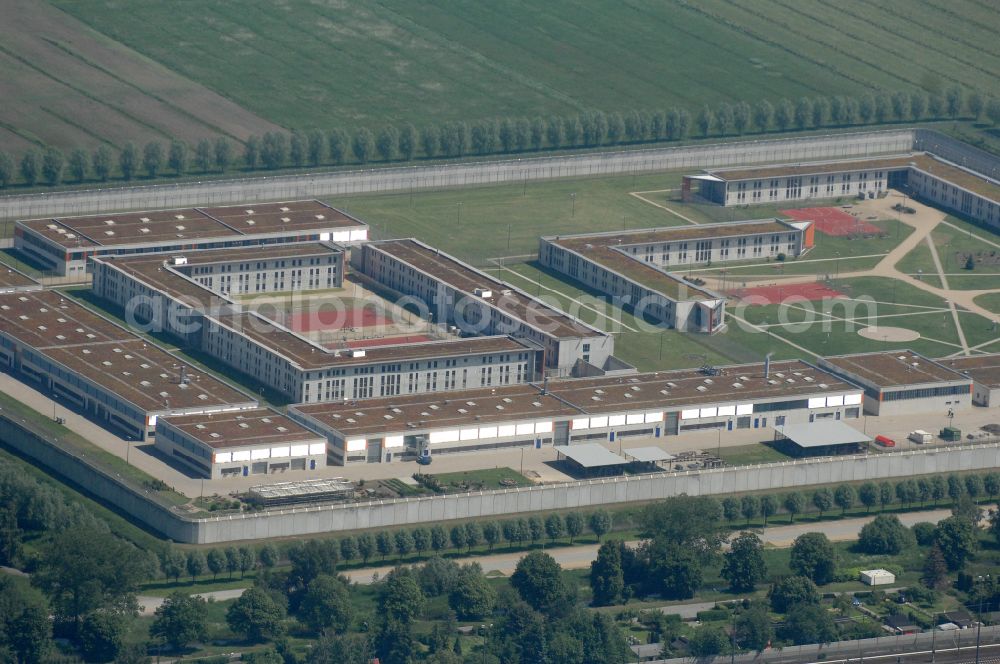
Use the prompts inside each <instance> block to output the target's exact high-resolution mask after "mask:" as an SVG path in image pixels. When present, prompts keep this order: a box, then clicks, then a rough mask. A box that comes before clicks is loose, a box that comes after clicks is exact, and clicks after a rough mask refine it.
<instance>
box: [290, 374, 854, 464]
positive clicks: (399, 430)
mask: <svg viewBox="0 0 1000 664" xmlns="http://www.w3.org/2000/svg"><path fill="white" fill-rule="evenodd" d="M861 402H862V390H861V388H859V387H858V386H856V385H853V384H851V383H848V382H846V381H843V380H840V379H838V378H837V377H836V376H834V375H832V374H830V373H829V372H826V371H823V370H821V369H819V368H818V367H815V366H813V365H810V364H808V363H806V362H802V361H798V360H793V361H782V362H773V363H770V364H764V363H760V364H748V365H737V366H729V367H718V368H713V369H712V370H711V371H706V370H702V369H684V370H678V371H660V372H657V373H645V374H635V375H630V376H620V377H614V376H602V377H598V378H571V379H554V380H550V381H547V382H545V383H541V384H539V383H534V384H530V385H516V386H509V387H501V388H496V389H477V390H461V391H455V392H451V393H448V394H434V395H432V394H425V395H417V396H409V397H402V398H392V399H374V400H371V401H365V402H360V403H356V404H338V403H325V404H313V405H307V404H297V405H294V406H290V407H289V409H288V416H289V417H291V418H292V419H294V420H296V421H297V422H299V423H301V424H302V425H303V426H306V427H308V428H310V429H312V430H314V431H316V432H318V433H321V434H322V435H324V436H325V437H326V438H327V440H328V441H329V444H330V459H331V461H333V462H334V463H357V462H362V463H363V462H368V463H376V462H380V461H381V462H385V461H391V460H394V459H397V458H414V457H416V456H418V455H422V454H431V455H436V454H448V453H454V452H472V451H477V450H488V449H503V448H517V447H525V446H542V445H556V446H562V445H573V444H577V443H589V442H599V441H601V442H608V441H616V440H620V439H622V438H629V437H652V438H659V437H661V436H663V437H673V436H677V437H678V438H679V439H682V438H683V436H684V434H685V433H688V432H695V431H705V430H717V431H719V432H720V437H721V436H724V435H726V432H735V431H740V430H744V429H762V430H767V429H768V428H769V427H773V426H782V425H785V424H802V423H808V422H813V421H817V420H819V421H822V420H824V419H830V420H833V421H837V420H850V419H856V418H858V417H859V416H860V415H861ZM720 439H721V438H720ZM681 449H686V448H681Z"/></svg>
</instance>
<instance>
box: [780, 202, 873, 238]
mask: <svg viewBox="0 0 1000 664" xmlns="http://www.w3.org/2000/svg"><path fill="white" fill-rule="evenodd" d="M781 214H783V215H786V216H789V217H791V218H792V219H795V220H796V221H812V222H813V223H814V224H815V225H816V229H817V230H818V231H819V232H820V233H823V234H825V235H833V236H836V237H844V236H846V235H873V234H878V233H881V232H882V229H881V228H879V227H878V226H875V225H874V224H870V223H868V222H867V221H865V220H863V219H858V218H857V217H854V216H852V215H849V214H847V213H846V212H844V211H843V210H841V209H840V208H835V207H815V208H797V209H792V210H781Z"/></svg>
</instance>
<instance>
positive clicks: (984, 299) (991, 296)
mask: <svg viewBox="0 0 1000 664" xmlns="http://www.w3.org/2000/svg"><path fill="white" fill-rule="evenodd" d="M975 303H976V304H978V305H979V306H981V307H983V308H985V309H989V310H990V311H992V312H994V313H997V314H1000V293H987V294H985V295H980V296H979V297H977V298H976V299H975Z"/></svg>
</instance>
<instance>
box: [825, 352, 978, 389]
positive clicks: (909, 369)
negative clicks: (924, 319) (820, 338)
mask: <svg viewBox="0 0 1000 664" xmlns="http://www.w3.org/2000/svg"><path fill="white" fill-rule="evenodd" d="M823 363H825V364H828V365H830V366H831V367H834V368H835V369H838V370H840V371H843V372H845V373H847V374H850V375H851V376H856V377H857V378H859V379H861V380H863V381H865V382H867V383H869V384H871V385H873V386H875V387H878V388H882V389H884V388H893V387H905V386H909V385H924V384H927V383H947V382H952V383H953V382H962V381H968V380H969V379H968V378H967V377H965V376H963V375H962V374H961V373H959V372H958V371H957V370H955V369H951V368H949V367H947V366H944V365H943V364H941V363H939V362H937V361H935V360H932V359H930V358H927V357H924V356H923V355H920V354H918V353H915V352H913V351H912V350H896V351H880V352H875V353H857V354H853V355H837V356H834V357H827V358H824V359H823Z"/></svg>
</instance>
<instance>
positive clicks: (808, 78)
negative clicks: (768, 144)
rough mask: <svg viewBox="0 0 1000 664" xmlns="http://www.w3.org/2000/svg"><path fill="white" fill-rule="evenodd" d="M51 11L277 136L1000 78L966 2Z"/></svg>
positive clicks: (993, 21) (973, 8)
mask: <svg viewBox="0 0 1000 664" xmlns="http://www.w3.org/2000/svg"><path fill="white" fill-rule="evenodd" d="M55 4H56V5H57V6H58V7H60V8H61V9H63V10H64V11H67V12H69V13H70V14H72V15H73V16H75V17H77V18H79V19H81V20H82V21H84V22H86V23H88V24H89V25H91V26H92V27H93V28H94V29H96V30H98V31H100V32H102V33H104V34H105V35H107V36H109V37H111V38H112V39H115V40H118V41H120V42H122V43H124V44H125V45H127V46H129V47H131V48H134V49H136V50H138V51H139V52H140V53H142V54H144V55H146V56H148V57H150V58H151V59H152V60H155V61H157V62H159V63H162V64H163V65H165V66H166V67H167V68H169V69H171V70H173V71H176V72H179V73H180V74H182V75H184V76H187V77H189V78H191V79H193V80H195V81H197V82H200V83H202V84H204V85H206V86H207V87H209V88H211V89H213V90H216V91H218V92H220V93H221V94H223V95H224V96H226V97H228V98H230V99H233V100H234V101H236V102H237V103H239V104H240V105H242V106H244V107H246V108H248V109H250V110H252V111H254V112H256V113H258V114H260V115H262V116H264V117H266V118H268V119H271V120H273V121H275V122H277V123H278V124H281V125H284V126H286V127H302V128H305V127H310V126H330V125H339V126H347V127H355V126H358V125H367V126H371V127H377V126H378V125H380V124H383V123H385V122H399V121H411V122H414V123H416V124H418V125H419V124H423V123H426V122H428V121H439V120H472V119H478V118H483V117H493V116H496V115H498V114H500V115H536V114H539V115H546V114H550V113H560V114H566V113H575V112H578V111H580V110H583V109H588V108H601V109H606V110H630V109H634V108H657V107H661V106H665V105H666V106H670V105H677V106H685V107H687V108H689V109H692V110H694V109H697V108H698V107H699V105H700V104H703V103H717V102H720V101H723V100H725V101H731V100H736V99H747V100H750V101H755V100H757V99H760V98H769V99H772V100H775V99H778V98H781V97H788V98H792V99H795V98H798V97H801V96H810V97H812V96H816V95H817V94H824V95H827V94H828V95H833V94H857V93H858V92H860V91H861V90H864V89H869V90H873V89H908V90H910V89H915V88H918V87H923V88H927V89H931V88H935V87H940V86H942V85H943V84H944V83H945V82H947V83H951V82H952V81H954V82H956V83H960V84H963V85H965V86H967V87H969V88H971V89H980V90H989V89H991V88H993V87H995V85H996V82H997V76H996V72H997V71H1000V51H998V50H997V49H995V48H994V47H992V46H990V44H991V43H992V36H993V35H994V34H995V32H996V30H997V28H998V21H997V18H996V15H995V13H993V12H989V11H987V10H986V9H985V5H977V4H974V3H973V2H972V0H962V2H961V5H962V7H961V8H960V9H958V10H951V11H945V10H943V9H941V8H939V7H937V6H920V7H918V8H914V7H911V6H909V5H905V10H904V8H903V7H901V6H894V5H895V4H896V3H890V4H889V5H885V6H882V5H877V6H872V5H868V4H865V3H863V2H861V0H851V1H850V2H848V3H846V4H844V5H843V6H838V7H837V8H836V9H835V8H832V7H828V6H827V5H825V4H824V3H822V2H818V1H811V2H807V3H802V4H797V5H795V6H794V7H791V8H789V7H788V6H786V5H785V4H783V3H778V2H766V3H754V2H746V1H744V2H738V3H733V2H726V1H725V0H709V1H707V2H701V3H684V2H681V1H680V0H671V1H669V2H651V1H649V0H645V1H643V2H638V3H636V4H632V5H629V6H627V7H620V6H618V5H608V4H606V3H602V2H598V1H597V0H589V1H588V2H583V3H573V2H569V1H568V0H557V1H556V2H552V3H542V4H537V3H534V4H532V3H516V2H515V3H479V4H471V5H470V4H468V3H461V2H458V0H444V1H443V2H439V3H435V4H433V5H427V4H426V3H421V2H414V1H413V0H389V1H387V2H381V3H378V4H375V5H373V4H371V3H363V2H360V1H358V0H348V1H347V2H341V3H280V4H275V3H270V2H265V1H264V0H249V1H247V2H238V1H236V0H225V1H223V2H215V3H210V4H206V5H192V6H189V7H186V8H185V11H183V12H176V11H174V10H173V9H172V8H171V7H170V6H169V5H166V4H164V3H159V2H155V1H154V0H140V1H137V2H132V3H130V4H129V11H127V12H125V11H121V10H120V7H119V5H118V4H117V3H115V2H112V1H111V0H56V3H55ZM956 16H968V17H972V18H971V20H970V19H965V20H956ZM315 62H322V63H323V67H320V68H316V67H311V66H308V65H309V64H310V63H315ZM636 62H642V63H643V65H642V67H636V66H635V63H636ZM678 62H696V63H698V66H691V67H688V66H677V63H678ZM290 99H294V100H296V101H297V103H294V104H290V103H288V101H289V100H290Z"/></svg>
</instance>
